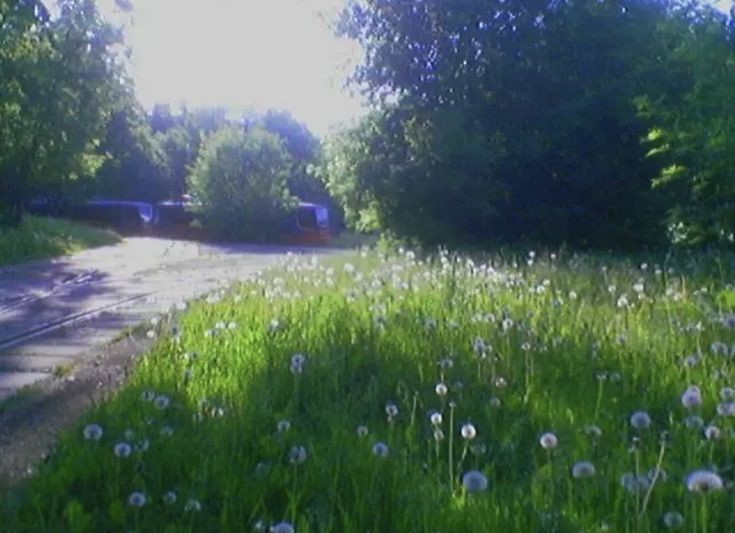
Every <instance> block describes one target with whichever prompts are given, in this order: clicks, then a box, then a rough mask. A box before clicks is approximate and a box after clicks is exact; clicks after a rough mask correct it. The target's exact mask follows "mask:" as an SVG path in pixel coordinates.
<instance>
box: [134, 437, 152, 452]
mask: <svg viewBox="0 0 735 533" xmlns="http://www.w3.org/2000/svg"><path fill="white" fill-rule="evenodd" d="M150 444H151V441H149V440H148V439H143V440H142V441H140V442H139V443H138V444H137V446H136V447H135V449H136V450H138V451H140V452H145V451H148V446H150Z"/></svg>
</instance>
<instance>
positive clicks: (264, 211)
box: [189, 126, 295, 240]
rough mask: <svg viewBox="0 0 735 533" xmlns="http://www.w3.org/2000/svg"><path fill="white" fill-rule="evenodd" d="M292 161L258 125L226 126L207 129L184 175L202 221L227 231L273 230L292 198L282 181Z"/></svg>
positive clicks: (264, 233) (266, 235) (253, 235)
mask: <svg viewBox="0 0 735 533" xmlns="http://www.w3.org/2000/svg"><path fill="white" fill-rule="evenodd" d="M291 165H292V161H291V159H290V157H289V155H288V152H287V151H286V149H285V148H284V146H283V144H282V142H281V141H280V139H279V138H278V137H277V136H276V135H274V134H273V133H270V132H268V131H266V130H264V129H263V128H257V127H256V128H251V129H248V130H247V131H245V130H243V129H242V128H238V127H234V126H228V127H224V128H222V129H220V130H219V131H217V132H216V133H214V134H212V135H211V136H210V137H208V138H207V139H206V141H205V143H204V144H203V146H202V150H201V152H200V153H199V157H198V158H197V160H196V163H195V164H194V166H193V168H192V170H191V175H190V176H189V187H190V191H191V193H192V194H193V195H194V196H195V198H196V199H197V201H198V202H200V203H201V206H200V212H201V216H202V219H203V221H204V223H205V225H207V226H208V227H211V228H212V229H214V230H216V231H217V232H219V233H220V234H222V235H224V236H227V237H239V238H247V239H253V240H267V239H271V238H273V237H275V236H277V235H278V234H279V233H280V232H281V230H282V225H283V221H284V216H285V214H286V213H287V212H288V210H289V209H291V208H292V207H293V206H294V204H295V199H294V198H292V197H291V195H290V194H289V192H288V187H287V180H288V171H289V169H290V168H291Z"/></svg>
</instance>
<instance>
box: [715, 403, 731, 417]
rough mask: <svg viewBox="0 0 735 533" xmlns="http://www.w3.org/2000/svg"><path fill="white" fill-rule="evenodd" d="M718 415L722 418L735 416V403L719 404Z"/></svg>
mask: <svg viewBox="0 0 735 533" xmlns="http://www.w3.org/2000/svg"><path fill="white" fill-rule="evenodd" d="M717 414H718V415H720V416H735V402H722V403H719V404H717Z"/></svg>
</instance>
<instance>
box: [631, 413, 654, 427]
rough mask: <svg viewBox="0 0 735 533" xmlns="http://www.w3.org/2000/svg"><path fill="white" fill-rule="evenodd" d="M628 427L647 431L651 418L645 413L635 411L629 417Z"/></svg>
mask: <svg viewBox="0 0 735 533" xmlns="http://www.w3.org/2000/svg"><path fill="white" fill-rule="evenodd" d="M630 425H631V426H633V427H634V428H635V429H647V428H648V427H650V426H651V417H650V416H649V415H648V413H646V412H645V411H636V412H635V413H633V414H632V415H630Z"/></svg>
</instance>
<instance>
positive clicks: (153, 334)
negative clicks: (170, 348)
mask: <svg viewBox="0 0 735 533" xmlns="http://www.w3.org/2000/svg"><path fill="white" fill-rule="evenodd" d="M145 336H146V337H148V338H149V339H155V338H156V332H155V331H153V330H152V329H149V330H148V331H147V332H146V334H145Z"/></svg>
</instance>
